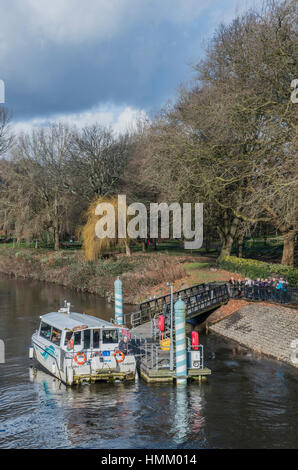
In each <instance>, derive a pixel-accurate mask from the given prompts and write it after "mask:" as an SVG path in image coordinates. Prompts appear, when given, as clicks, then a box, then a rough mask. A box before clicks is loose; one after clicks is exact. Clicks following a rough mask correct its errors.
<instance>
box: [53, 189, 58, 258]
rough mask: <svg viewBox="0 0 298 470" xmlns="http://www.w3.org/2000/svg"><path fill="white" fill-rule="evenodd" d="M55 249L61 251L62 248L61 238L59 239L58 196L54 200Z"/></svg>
mask: <svg viewBox="0 0 298 470" xmlns="http://www.w3.org/2000/svg"><path fill="white" fill-rule="evenodd" d="M53 229H54V250H55V251H59V249H60V240H59V219H58V201H57V197H55V201H54V223H53Z"/></svg>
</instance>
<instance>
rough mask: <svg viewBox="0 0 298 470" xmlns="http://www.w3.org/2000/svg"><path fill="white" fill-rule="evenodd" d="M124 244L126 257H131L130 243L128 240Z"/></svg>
mask: <svg viewBox="0 0 298 470" xmlns="http://www.w3.org/2000/svg"><path fill="white" fill-rule="evenodd" d="M124 243H125V251H126V256H131V249H130V246H129V242H128V241H127V240H124Z"/></svg>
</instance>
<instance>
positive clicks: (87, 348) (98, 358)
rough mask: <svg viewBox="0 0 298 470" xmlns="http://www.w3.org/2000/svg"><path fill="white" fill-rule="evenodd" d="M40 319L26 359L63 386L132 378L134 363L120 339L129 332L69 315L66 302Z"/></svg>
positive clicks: (80, 315)
mask: <svg viewBox="0 0 298 470" xmlns="http://www.w3.org/2000/svg"><path fill="white" fill-rule="evenodd" d="M40 319H41V321H40V326H39V329H38V330H37V331H36V332H35V333H34V334H33V335H32V345H31V346H30V349H29V357H30V358H35V359H36V360H37V362H38V363H39V364H40V365H41V366H43V367H44V368H45V369H46V370H47V371H48V372H50V373H51V374H53V375H54V376H55V377H57V378H58V379H60V380H61V381H62V382H63V383H65V384H66V385H73V384H78V383H82V382H96V381H99V380H106V381H110V380H117V379H118V380H133V379H134V377H135V372H136V361H135V357H134V356H133V355H132V354H130V353H129V351H128V348H127V344H128V343H127V340H125V339H124V338H125V337H126V338H127V336H128V335H129V332H128V331H127V330H123V328H122V326H118V325H115V324H113V323H110V322H107V321H105V320H101V319H100V318H97V317H94V316H91V315H86V314H82V313H75V312H71V311H70V303H67V302H66V301H65V306H64V307H63V308H61V309H60V310H58V312H51V313H47V314H46V315H42V316H41V317H40Z"/></svg>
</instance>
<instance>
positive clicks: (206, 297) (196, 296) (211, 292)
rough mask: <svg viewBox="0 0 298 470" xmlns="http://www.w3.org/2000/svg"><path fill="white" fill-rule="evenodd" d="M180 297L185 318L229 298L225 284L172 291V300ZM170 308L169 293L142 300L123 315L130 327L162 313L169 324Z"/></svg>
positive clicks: (204, 311)
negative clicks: (133, 308) (183, 304)
mask: <svg viewBox="0 0 298 470" xmlns="http://www.w3.org/2000/svg"><path fill="white" fill-rule="evenodd" d="M179 298H181V299H182V300H183V301H184V302H185V304H186V320H191V319H193V318H196V317H197V316H198V315H202V314H204V313H206V312H208V311H210V310H213V309H215V308H217V307H220V305H223V304H225V303H227V302H228V300H229V291H228V287H227V285H226V284H215V283H209V284H197V285H195V286H192V287H187V288H186V289H182V290H180V291H176V292H173V302H176V300H178V299H179ZM170 310H171V294H167V295H163V296H160V297H157V298H154V299H150V300H147V301H145V302H142V303H141V304H139V306H138V310H137V311H136V312H132V313H127V314H125V316H124V322H125V324H126V325H130V327H131V328H135V327H137V326H140V325H142V324H143V323H146V322H150V321H151V320H152V319H153V318H156V317H158V315H164V317H165V323H166V325H167V326H169V321H170Z"/></svg>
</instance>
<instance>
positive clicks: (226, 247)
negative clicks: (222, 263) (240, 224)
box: [219, 233, 234, 258]
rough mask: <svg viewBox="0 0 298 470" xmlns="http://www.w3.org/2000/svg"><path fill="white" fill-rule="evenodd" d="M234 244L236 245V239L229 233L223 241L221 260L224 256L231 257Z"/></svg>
mask: <svg viewBox="0 0 298 470" xmlns="http://www.w3.org/2000/svg"><path fill="white" fill-rule="evenodd" d="M233 243H234V238H233V237H232V236H231V234H230V233H229V234H228V235H227V236H226V238H224V239H223V241H222V245H221V250H220V255H219V258H223V257H224V256H230V255H231V251H232V247H233Z"/></svg>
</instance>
